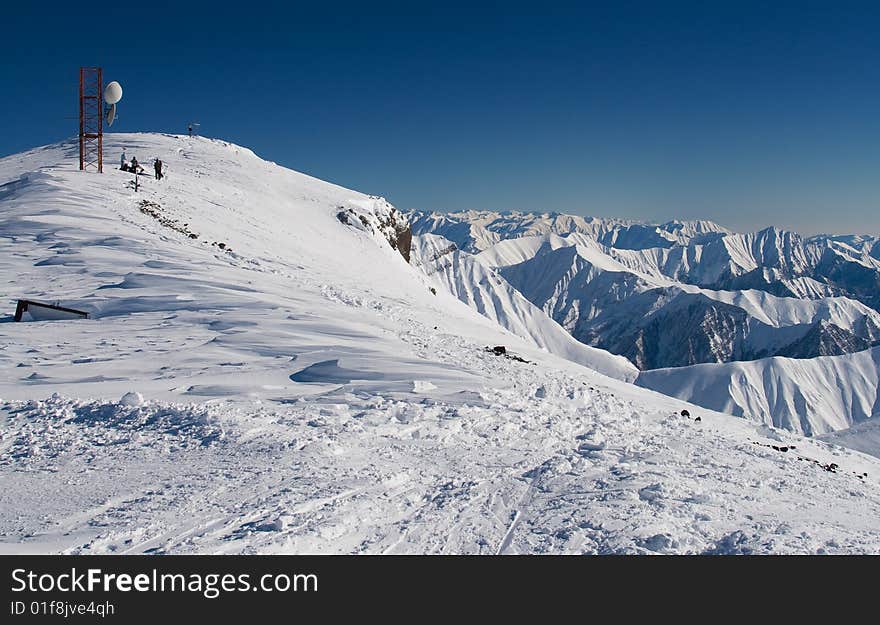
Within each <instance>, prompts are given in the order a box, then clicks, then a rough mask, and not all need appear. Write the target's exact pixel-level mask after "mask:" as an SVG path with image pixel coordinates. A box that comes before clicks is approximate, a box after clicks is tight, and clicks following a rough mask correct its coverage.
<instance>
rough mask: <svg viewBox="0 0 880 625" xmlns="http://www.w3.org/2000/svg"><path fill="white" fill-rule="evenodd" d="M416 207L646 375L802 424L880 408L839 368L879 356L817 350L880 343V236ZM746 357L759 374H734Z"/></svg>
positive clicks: (827, 427) (418, 225) (420, 222)
mask: <svg viewBox="0 0 880 625" xmlns="http://www.w3.org/2000/svg"><path fill="white" fill-rule="evenodd" d="M409 217H410V220H411V221H412V223H413V228H414V231H415V233H416V234H422V233H424V232H426V231H430V232H433V233H435V236H441V235H442V236H445V237H449V238H450V239H451V240H452V241H453V242H454V243H455V245H456V246H457V247H458V248H460V249H462V250H470V251H471V252H473V253H475V256H474V258H475V259H476V260H477V261H478V262H480V263H481V264H483V265H484V266H485V267H486V268H487V269H490V270H492V271H493V272H495V273H496V274H497V275H499V276H501V277H503V278H504V279H505V280H506V281H507V283H508V284H509V285H510V286H512V287H513V288H514V289H516V290H517V291H518V292H519V293H520V294H521V295H523V296H524V297H525V298H526V299H528V300H529V301H530V302H531V303H532V304H534V305H535V306H536V307H538V308H540V309H542V310H543V311H544V312H545V313H546V314H547V315H548V316H550V317H551V318H552V319H554V320H555V321H556V322H558V323H559V325H561V326H562V327H563V328H565V329H566V330H567V331H568V332H569V333H570V334H571V335H572V336H573V337H575V338H576V339H578V340H579V341H581V342H583V343H585V344H588V345H592V346H594V347H599V348H602V349H606V350H608V351H610V352H612V353H615V354H620V355H623V356H626V357H627V358H628V359H629V360H630V361H631V362H633V363H634V364H635V365H637V366H638V367H639V368H640V369H642V370H645V371H643V373H642V374H641V375H640V378H639V380H640V382H639V383H640V384H643V385H646V386H650V387H652V388H656V389H657V390H661V391H663V392H667V393H672V394H675V395H676V396H678V397H681V398H683V399H687V400H689V401H693V402H695V403H698V404H701V405H704V406H707V407H714V408H718V409H722V410H725V411H730V412H734V413H736V414H742V415H743V416H747V417H749V418H752V419H754V420H757V421H761V422H768V423H771V422H772V423H775V424H777V425H780V426H784V427H789V428H793V429H795V430H797V431H803V432H828V431H832V430H836V429H839V428H845V427H848V426H849V425H851V424H852V423H856V422H859V421H861V420H865V419H869V418H872V417H873V416H876V415H877V414H878V408H876V407H874V406H877V405H878V404H877V395H876V392H875V390H874V389H876V384H873V383H870V382H869V383H867V384H857V383H854V384H853V385H851V384H850V382H849V380H848V379H847V378H846V377H840V376H843V375H851V374H853V366H852V362H856V363H862V364H863V365H865V368H864V370H860V371H859V373H858V377H861V378H864V379H867V380H869V381H870V380H872V379H873V378H874V377H875V376H876V374H877V373H876V369H875V368H874V367H873V366H870V363H871V359H870V358H861V357H859V358H854V359H844V360H843V361H841V363H839V364H834V365H829V364H828V363H829V362H831V363H834V362H835V361H833V360H831V361H826V360H820V361H816V362H813V359H816V358H819V357H836V356H843V355H848V354H862V353H864V350H868V349H869V348H872V347H873V346H876V345H878V344H880V313H878V311H877V305H878V302H880V300H877V297H878V296H880V262H878V253H880V244H878V239H877V238H876V237H873V236H869V235H852V236H827V235H822V236H815V237H810V238H803V237H801V236H799V235H797V234H796V233H793V232H786V231H783V230H780V229H778V228H767V229H764V230H762V231H760V232H756V233H750V234H738V233H733V232H730V231H728V230H726V229H724V228H722V227H720V226H718V225H716V224H712V223H711V222H699V221H698V222H671V223H670V224H639V223H636V222H631V221H625V220H616V219H597V218H586V217H579V216H565V215H559V214H543V215H540V214H527V213H492V212H476V211H466V212H460V213H448V214H441V213H413V214H410V215H409ZM777 357H781V358H779V359H778V360H777V359H775V358H777ZM792 359H798V360H797V361H795V360H792ZM801 360H802V361H803V362H800V361H801ZM744 361H751V362H753V363H754V364H752V365H746V364H744V365H743V367H744V368H745V370H747V371H750V372H751V373H750V374H749V375H747V376H744V375H739V374H735V373H734V372H736V371H739V369H740V367H739V366H738V365H735V364H734V363H739V362H743V363H744ZM723 363H729V366H728V365H724V366H721V365H722V364H723ZM786 363H788V364H786ZM843 363H849V364H843ZM695 365H700V366H695ZM708 365H713V366H714V365H718V368H717V370H716V369H713V367H712V366H708ZM652 370H659V371H657V372H654V371H652ZM807 371H809V372H810V373H809V374H806V373H805V372H807ZM710 372H713V373H711V378H712V380H713V381H712V382H711V383H709V382H708V379H709V378H708V377H707V376H710ZM692 376H696V377H697V379H694V380H691V377H692ZM810 380H814V381H815V384H814V385H815V386H816V387H817V388H822V389H825V390H826V391H827V392H825V393H824V395H823V401H815V402H811V401H802V400H801V399H800V398H799V396H797V394H796V393H795V392H794V390H796V389H798V388H800V387H801V386H802V385H803V384H808V383H809V381H810ZM725 381H727V382H726V383H724V384H722V382H725ZM780 388H785V389H790V391H789V392H780V391H779V390H778V389H780ZM792 389H793V390H792ZM856 389H858V390H856ZM864 407H869V408H868V409H865V408H864Z"/></svg>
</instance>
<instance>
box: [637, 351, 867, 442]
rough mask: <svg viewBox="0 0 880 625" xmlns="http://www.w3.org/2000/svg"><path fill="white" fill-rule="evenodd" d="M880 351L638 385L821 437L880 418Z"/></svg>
mask: <svg viewBox="0 0 880 625" xmlns="http://www.w3.org/2000/svg"><path fill="white" fill-rule="evenodd" d="M878 380H880V348H876V347H875V348H873V349H869V350H865V351H862V352H858V353H856V354H846V355H843V356H825V357H818V358H811V359H793V358H767V359H763V360H755V361H750V362H731V363H725V364H721V365H695V366H693V367H681V368H677V369H657V370H654V371H643V372H642V373H641V374H640V375H639V379H638V381H637V383H638V384H639V385H641V386H645V387H646V388H651V389H654V390H656V391H659V392H661V393H664V394H667V395H672V396H675V397H679V398H681V399H684V400H686V401H697V402H698V403H699V404H700V405H702V406H706V407H707V408H711V409H713V410H719V411H721V412H726V413H729V414H735V415H741V416H745V417H748V418H749V419H752V420H755V421H760V422H763V423H766V424H768V425H774V426H776V427H783V428H786V429H789V430H792V431H794V432H798V433H802V434H806V435H815V434H827V433H829V432H832V431H835V430H844V429H846V428H849V427H850V426H852V425H854V424H857V423H860V422H863V421H866V420H868V419H871V418H874V417H877V416H880V394H878V388H880V384H878Z"/></svg>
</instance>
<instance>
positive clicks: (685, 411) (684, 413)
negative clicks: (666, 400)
mask: <svg viewBox="0 0 880 625" xmlns="http://www.w3.org/2000/svg"><path fill="white" fill-rule="evenodd" d="M681 416H683V417H689V416H691V412H690V410H687V409H685V410H682V411H681Z"/></svg>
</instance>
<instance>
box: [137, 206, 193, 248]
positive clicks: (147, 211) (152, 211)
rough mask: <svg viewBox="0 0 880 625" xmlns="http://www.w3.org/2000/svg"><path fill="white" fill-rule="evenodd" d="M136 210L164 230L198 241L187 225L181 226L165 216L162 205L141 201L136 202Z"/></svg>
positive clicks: (176, 221)
mask: <svg viewBox="0 0 880 625" xmlns="http://www.w3.org/2000/svg"><path fill="white" fill-rule="evenodd" d="M138 209H139V210H140V211H141V212H142V213H143V214H144V215H148V216H150V217H152V218H153V219H155V220H156V221H158V222H159V223H160V224H161V225H163V226H165V227H166V228H171V229H172V230H174V231H176V232H179V233H181V234H185V235H186V236H188V237H189V238H190V239H198V238H199V235H197V234H196V233H195V232H193V231H192V230H190V229H189V224H182V223H180V222H179V221H178V220H176V219H173V218H171V217H168V216H167V215H165V213H164V212H163V209H162V205H161V204H158V203H156V202H151V201H150V200H141V201H140V202H138Z"/></svg>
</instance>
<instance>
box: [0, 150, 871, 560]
mask: <svg viewBox="0 0 880 625" xmlns="http://www.w3.org/2000/svg"><path fill="white" fill-rule="evenodd" d="M104 139H105V154H106V155H107V162H108V163H109V162H110V161H111V160H115V157H112V156H111V155H113V154H117V155H118V153H119V152H120V151H121V149H122V148H123V147H124V148H125V149H126V151H127V153H128V155H129V156H131V155H136V156H137V157H138V159H139V160H140V161H141V162H143V163H148V162H149V160H150V159H151V158H152V157H154V156H159V157H161V158H162V160H163V161H165V162H166V163H167V164H168V167H169V173H168V178H167V179H166V180H164V181H160V182H157V181H154V180H152V179H151V178H149V177H145V178H144V179H143V180H141V186H140V189H139V190H138V191H137V192H135V191H134V189H132V188H131V187H130V186H129V183H130V182H131V175H130V174H126V173H123V172H120V171H118V170H114V169H111V168H110V167H109V165H108V168H107V171H106V172H105V173H104V174H103V175H100V176H99V175H96V174H84V173H81V172H78V171H77V170H76V147H75V143H74V142H65V143H63V144H60V145H57V146H49V147H48V148H39V149H36V150H32V151H30V152H28V153H25V154H23V155H16V156H13V157H8V158H5V159H0V184H2V185H3V186H2V187H0V215H2V220H0V223H2V226H0V279H2V281H3V291H4V293H6V294H7V298H8V299H7V302H6V306H7V307H8V308H7V309H8V310H9V312H10V313H11V311H12V310H13V309H14V308H13V306H14V301H11V300H13V299H14V298H17V297H32V298H37V299H44V300H49V301H61V302H62V303H63V304H69V305H74V306H76V307H80V308H83V309H86V310H88V311H89V312H92V313H94V314H93V319H91V320H86V321H76V322H58V321H55V322H45V323H20V324H16V323H11V322H8V320H7V322H6V323H0V333H2V335H3V349H2V350H0V372H2V376H0V477H2V480H3V485H4V488H3V489H2V490H0V551H2V552H4V553H12V552H36V553H96V554H105V553H149V554H161V553H486V554H493V553H499V552H501V553H872V552H876V551H877V550H878V549H880V531H878V527H877V519H878V518H880V483H878V477H880V460H878V459H876V458H872V457H869V456H865V455H863V454H860V453H857V452H854V451H850V450H847V449H844V448H841V447H838V446H835V445H829V444H826V443H824V442H821V441H815V440H809V439H803V438H801V437H799V436H797V435H795V434H792V433H788V432H785V431H780V430H775V429H771V428H767V427H764V426H762V425H759V424H755V423H749V422H747V421H745V420H743V419H737V418H734V417H730V416H727V415H722V414H718V413H715V412H713V411H710V410H706V409H700V408H698V407H696V406H694V405H691V404H687V403H685V402H682V401H680V400H678V399H673V398H670V397H667V396H663V395H660V394H657V393H655V392H653V391H650V390H647V389H644V388H640V387H637V386H634V385H632V384H628V383H626V382H623V381H620V380H616V379H612V378H609V377H606V376H603V375H601V374H600V373H597V372H595V371H593V370H591V369H590V368H588V367H584V366H582V365H579V364H576V363H575V362H572V361H571V360H567V359H565V358H561V357H559V356H557V355H554V354H552V353H550V352H549V351H546V350H544V349H541V348H539V347H537V346H536V343H535V340H534V337H533V336H532V335H531V334H529V337H530V338H521V337H519V336H516V335H514V334H513V333H512V332H510V331H509V330H506V329H504V328H501V327H500V326H499V325H498V324H497V323H496V322H495V321H493V320H491V319H489V318H486V317H485V316H483V315H481V314H479V312H477V311H475V310H473V309H472V308H470V307H469V306H467V305H465V304H464V303H462V302H461V301H460V300H459V299H458V297H456V296H454V295H453V294H451V293H449V292H447V291H446V290H445V289H441V288H438V282H437V280H440V278H441V276H436V275H435V276H428V275H426V274H425V272H424V271H422V268H421V267H417V266H413V265H412V264H409V263H407V262H406V260H405V259H404V258H403V256H402V254H401V253H400V251H399V249H394V248H393V247H392V245H391V241H389V240H388V237H387V235H388V234H389V233H390V232H391V231H390V230H388V229H386V228H384V227H383V224H388V223H392V224H393V223H396V221H395V220H394V219H393V218H392V213H391V210H390V207H389V206H387V204H386V203H384V202H383V201H381V200H379V199H377V196H370V195H365V194H362V193H358V192H355V191H351V190H348V189H344V188H342V187H338V186H335V185H332V184H329V183H325V182H322V181H319V180H316V179H314V178H310V177H308V176H305V175H302V174H299V173H296V172H292V171H289V170H286V169H284V168H282V167H279V166H277V165H275V164H273V163H268V162H265V161H263V160H261V159H259V158H257V157H256V156H255V155H254V154H253V153H252V152H250V151H249V150H246V149H244V148H240V147H238V146H235V145H232V144H228V143H225V142H222V141H213V140H209V139H202V138H188V137H179V136H167V135H152V134H128V135H105V138H104ZM348 209H352V212H353V213H354V214H356V215H363V216H364V217H365V218H366V221H367V222H368V224H369V226H367V224H363V222H362V221H361V220H360V219H359V217H358V218H357V220H358V222H360V223H361V225H362V226H363V227H359V226H358V225H357V224H356V223H353V222H352V223H343V222H342V220H340V218H339V217H338V215H339V212H340V211H347V210H348ZM395 232H397V229H396V228H395ZM221 244H222V245H221ZM438 251H439V250H438ZM563 251H564V250H563ZM461 264H462V266H464V265H469V266H470V270H471V271H473V272H475V274H474V275H482V274H479V273H478V271H479V270H478V269H477V268H476V265H473V264H471V263H470V262H469V261H467V259H466V258H465V257H464V256H462V258H461ZM486 275H489V276H491V273H489V274H486ZM446 280H447V278H446V277H443V281H444V283H445V281H446ZM450 285H452V284H451V283H450ZM461 286H464V285H463V284H462V285H461ZM496 286H497V285H496ZM502 286H503V285H502ZM432 288H433V289H434V292H432V291H431V289H432ZM470 292H471V294H472V296H473V297H474V298H476V296H477V295H482V294H483V291H482V290H481V289H471V291H470ZM486 293H490V294H492V296H493V297H500V294H503V293H505V291H504V290H503V289H501V290H495V289H494V288H493V289H491V290H489V291H486ZM509 300H510V301H505V302H504V307H503V308H501V309H500V311H501V312H503V313H505V314H506V313H508V312H510V313H511V314H513V313H514V312H515V313H516V314H523V315H524V316H523V317H521V319H522V320H523V321H524V322H526V321H528V322H529V327H528V330H530V331H532V330H534V329H535V328H534V327H532V325H531V323H532V321H533V320H534V317H533V316H531V315H526V314H525V312H527V311H528V307H519V303H516V306H514V304H515V302H514V300H515V298H514V296H513V295H512V294H511V295H510V297H509ZM487 310H488V308H487ZM503 316H504V315H499V318H501V317H503ZM511 319H512V317H511ZM548 327H549V328H553V327H554V326H552V325H551V326H548ZM545 329H546V328H545ZM546 331H547V333H548V334H546V335H545V336H548V337H549V336H550V333H551V332H552V330H546ZM487 345H505V346H507V348H508V349H509V350H511V351H512V352H514V353H515V354H517V355H519V356H522V358H523V359H525V360H528V361H529V362H520V361H517V360H513V359H509V358H504V357H500V356H496V355H494V354H493V353H491V352H487V351H486V350H485V347H486V346H487ZM550 347H553V346H550ZM554 348H555V347H554ZM548 349H549V347H548ZM584 353H587V352H584ZM589 353H593V352H589ZM603 358H608V357H607V356H603ZM682 410H688V411H689V412H690V415H691V416H683V415H682V413H681V412H682ZM696 416H699V417H700V421H699V422H698V421H696V420H695V417H696ZM792 446H793V447H792ZM783 447H784V448H785V450H786V451H781V450H782V448H783ZM795 448H796V449H795Z"/></svg>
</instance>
